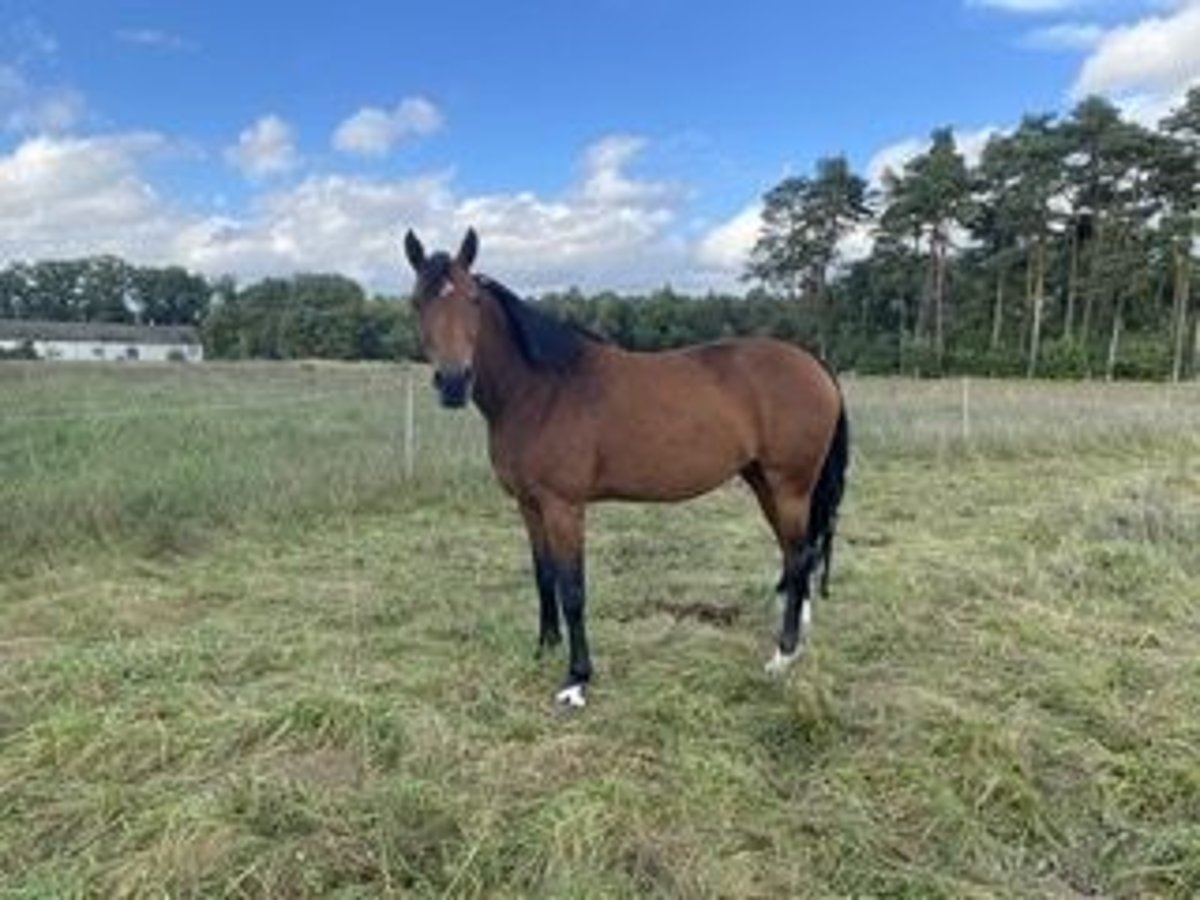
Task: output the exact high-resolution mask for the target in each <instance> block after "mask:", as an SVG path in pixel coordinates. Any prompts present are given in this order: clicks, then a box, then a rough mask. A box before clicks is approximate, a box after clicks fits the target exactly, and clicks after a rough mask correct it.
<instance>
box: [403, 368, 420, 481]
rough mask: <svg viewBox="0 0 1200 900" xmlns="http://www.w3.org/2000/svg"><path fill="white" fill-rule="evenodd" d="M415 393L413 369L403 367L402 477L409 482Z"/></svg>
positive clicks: (411, 473) (413, 448)
mask: <svg viewBox="0 0 1200 900" xmlns="http://www.w3.org/2000/svg"><path fill="white" fill-rule="evenodd" d="M415 405H416V391H415V389H414V388H413V367H412V363H409V364H408V365H406V366H405V367H404V477H405V478H406V479H407V480H409V481H411V480H412V477H413V465H414V463H415V461H416V460H415V456H416V435H415V434H414V432H415V430H416V422H417V419H416V414H415V409H414V406H415Z"/></svg>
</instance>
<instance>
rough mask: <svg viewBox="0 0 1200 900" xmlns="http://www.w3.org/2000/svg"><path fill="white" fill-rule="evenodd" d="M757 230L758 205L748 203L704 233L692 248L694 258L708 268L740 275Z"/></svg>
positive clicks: (748, 256)
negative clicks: (694, 249)
mask: <svg viewBox="0 0 1200 900" xmlns="http://www.w3.org/2000/svg"><path fill="white" fill-rule="evenodd" d="M761 229H762V204H761V203H752V204H750V205H749V206H747V207H746V208H745V209H743V210H742V211H741V212H739V213H737V214H736V215H734V216H733V217H732V218H731V219H727V220H726V221H724V222H722V223H721V224H719V225H717V226H716V227H715V228H712V229H711V230H710V231H708V232H707V233H706V234H704V235H703V236H702V237H701V238H700V241H699V242H698V244H697V246H696V259H697V260H698V261H699V262H700V264H701V265H703V266H707V267H708V268H711V269H715V270H718V271H727V272H733V273H736V272H740V271H741V270H742V269H744V268H745V267H746V263H747V262H748V261H749V259H750V251H751V250H752V249H753V248H754V243H755V241H757V240H758V234H759V231H760V230H761Z"/></svg>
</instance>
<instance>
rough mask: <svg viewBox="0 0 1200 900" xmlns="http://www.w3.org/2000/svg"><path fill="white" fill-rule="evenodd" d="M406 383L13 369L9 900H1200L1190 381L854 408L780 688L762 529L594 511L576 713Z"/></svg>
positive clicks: (2, 408)
mask: <svg viewBox="0 0 1200 900" xmlns="http://www.w3.org/2000/svg"><path fill="white" fill-rule="evenodd" d="M407 377H408V376H407V374H406V370H404V369H402V368H399V367H352V366H321V365H296V366H290V365H274V366H267V365H263V366H249V365H247V366H205V367H200V368H187V367H163V368H156V367H143V366H137V367H128V368H123V367H111V368H106V367H90V366H84V367H81V368H80V367H70V366H63V367H54V366H44V365H23V364H11V365H3V366H0V896H2V897H71V896H90V895H99V896H122V895H124V896H166V895H169V896H196V895H205V896H209V895H215V896H234V897H239V896H278V897H302V896H339V897H365V896H378V895H392V896H448V897H459V896H469V897H476V896H507V897H530V896H544V897H610V896H612V897H622V896H636V895H655V896H695V897H706V896H714V897H715V896H727V897H759V896H762V897H766V896H770V897H827V896H846V895H852V896H864V895H875V896H911V897H1077V896H1118V897H1146V896H1175V897H1188V896H1195V895H1197V894H1198V893H1200V654H1198V653H1197V647H1198V646H1200V438H1198V435H1200V390H1198V388H1197V386H1195V385H1187V386H1182V387H1178V388H1170V387H1166V386H1161V385H1111V386H1104V385H1085V386H1078V385H1076V386H1072V385H1051V384H1034V385H1026V384H1017V383H989V382H980V381H972V382H971V383H969V384H967V385H964V384H963V383H961V382H957V381H953V382H951V381H947V382H922V383H917V382H907V381H896V380H850V381H849V382H848V383H847V385H846V389H847V394H848V397H849V402H850V407H851V417H852V429H853V434H854V439H855V456H854V464H853V468H852V473H851V482H850V485H851V487H850V492H849V495H848V499H847V504H846V507H845V509H844V515H843V527H842V535H843V539H842V540H841V542H840V544H839V548H838V558H837V563H836V569H835V574H834V579H833V585H832V587H833V596H832V597H831V598H830V599H829V600H827V601H824V602H821V603H820V604H819V605H818V606H817V607H816V613H815V632H814V641H815V643H814V646H813V648H812V651H811V652H810V654H809V655H808V656H807V657H806V658H805V660H804V661H803V662H802V663H801V664H800V665H799V666H797V668H796V670H795V671H794V673H793V675H792V676H791V677H790V678H789V679H788V680H787V681H785V682H782V683H778V682H772V681H769V680H767V679H766V678H765V677H764V676H763V675H762V668H761V665H762V662H763V661H764V660H765V659H766V658H767V656H768V655H769V652H770V647H771V636H772V634H773V633H774V629H775V626H776V618H775V612H774V599H773V597H772V596H771V593H770V587H771V583H772V581H773V577H774V575H775V574H776V572H775V569H776V560H775V558H774V554H773V551H772V549H771V541H770V539H769V536H768V532H767V529H766V526H765V525H764V524H762V523H761V522H760V521H759V519H758V515H757V512H756V510H755V507H754V503H753V501H752V499H751V498H750V497H749V495H748V494H747V493H746V492H745V491H744V490H742V489H741V488H739V487H735V486H731V487H729V488H725V489H722V490H720V491H718V492H716V493H714V494H712V495H710V496H708V497H706V498H704V499H702V500H699V501H696V502H693V503H689V504H685V505H681V506H672V507H645V506H618V505H613V506H602V507H598V508H596V509H594V510H593V512H592V515H591V524H590V529H589V550H590V554H589V560H590V573H589V576H590V587H591V593H590V609H591V615H590V623H591V629H592V635H593V654H594V658H595V663H596V667H597V673H596V679H597V680H596V682H595V686H594V688H593V691H592V694H591V701H592V702H591V703H590V705H589V707H588V708H587V710H586V711H585V712H584V713H582V714H580V715H574V716H563V715H561V714H558V713H556V711H555V710H554V709H553V708H552V706H551V704H550V697H551V694H552V691H553V688H554V687H555V686H556V685H557V683H558V680H559V678H560V677H561V675H562V668H563V663H562V661H561V660H558V659H555V660H552V661H545V662H541V663H539V662H536V661H535V660H534V657H533V649H534V643H535V632H536V609H535V601H534V595H533V588H532V584H531V583H530V579H529V576H528V572H527V557H526V552H527V551H526V547H525V544H524V538H523V535H522V531H521V528H520V525H519V522H518V519H517V517H516V514H515V512H514V511H513V510H512V509H511V508H510V505H509V503H508V501H506V500H505V498H503V496H502V495H501V494H500V492H499V490H498V488H496V487H494V486H493V485H492V483H491V481H490V477H489V475H488V472H487V466H486V462H485V458H484V452H483V444H482V435H481V430H480V427H479V423H478V421H477V420H475V419H474V417H473V414H470V415H466V414H464V415H459V416H454V415H452V414H448V413H447V414H442V413H441V412H439V411H435V410H434V409H433V408H432V406H431V402H432V399H431V398H430V397H429V396H428V395H429V393H430V392H429V391H428V390H425V389H424V387H425V386H424V383H423V380H422V383H421V385H420V387H421V388H422V390H420V391H419V393H418V397H419V401H420V402H419V405H418V408H417V410H416V417H415V418H416V422H417V426H418V427H417V433H416V449H417V453H416V456H415V466H414V472H413V477H412V478H411V479H406V478H405V471H404V470H405V465H404V463H405V454H404V444H405V441H404V427H405V415H404V398H405V382H406V378H407ZM418 377H422V378H423V376H418ZM964 393H965V396H966V403H967V414H966V415H965V416H964V414H963V402H964ZM698 605H717V606H719V607H721V608H722V609H729V610H731V612H730V613H729V615H728V619H729V621H727V622H723V623H721V624H714V623H712V622H708V621H698V620H696V619H695V618H693V617H692V616H690V615H688V614H687V612H688V610H689V609H691V608H694V607H696V606H698Z"/></svg>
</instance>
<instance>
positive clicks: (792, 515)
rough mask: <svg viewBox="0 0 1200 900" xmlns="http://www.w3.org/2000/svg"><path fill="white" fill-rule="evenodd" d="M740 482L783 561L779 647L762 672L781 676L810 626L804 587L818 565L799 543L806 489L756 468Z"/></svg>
mask: <svg viewBox="0 0 1200 900" xmlns="http://www.w3.org/2000/svg"><path fill="white" fill-rule="evenodd" d="M742 476H743V477H744V478H745V479H746V482H747V483H748V484H749V485H750V487H751V488H752V489H753V490H754V494H755V496H756V497H757V498H758V502H759V505H760V506H761V507H762V510H763V514H764V515H765V516H766V518H767V521H768V522H769V523H770V524H771V528H772V530H773V531H774V532H775V537H776V539H777V540H778V541H779V549H780V551H781V553H782V555H783V575H782V577H781V578H780V589H781V591H782V593H783V595H784V602H783V614H782V617H781V618H782V621H781V624H780V628H779V643H778V646H777V647H776V649H775V654H774V655H773V656H772V658H771V660H770V661H769V662H768V663H767V671H768V672H770V673H771V674H781V673H783V672H785V671H787V669H788V668H789V667H790V666H791V665H792V664H793V663H794V662H795V661H796V660H797V659H798V658H799V657H800V653H801V652H802V650H803V644H804V642H805V640H806V639H807V636H808V631H809V628H810V626H811V622H812V612H811V602H810V600H809V585H810V582H811V580H812V574H813V572H814V570H815V569H816V567H817V564H818V562H819V559H818V554H817V553H816V551H815V549H814V548H813V547H812V546H811V544H810V543H809V542H808V541H806V540H805V537H806V531H807V527H808V517H809V510H810V508H811V506H812V497H811V488H810V486H809V485H801V484H800V483H798V482H797V481H796V480H795V479H792V478H789V477H787V476H786V475H784V474H782V473H777V472H773V471H764V470H762V469H761V468H759V467H758V466H752V467H749V468H748V469H747V470H746V471H744V472H743V473H742Z"/></svg>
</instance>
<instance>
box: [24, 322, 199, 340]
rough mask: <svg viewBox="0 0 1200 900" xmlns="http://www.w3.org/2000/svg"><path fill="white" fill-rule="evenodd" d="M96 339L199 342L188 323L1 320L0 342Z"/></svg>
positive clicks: (194, 331) (197, 336) (194, 330)
mask: <svg viewBox="0 0 1200 900" xmlns="http://www.w3.org/2000/svg"><path fill="white" fill-rule="evenodd" d="M3 340H7V341H96V342H98V343H101V344H198V343H200V335H199V334H198V333H197V331H196V329H195V328H192V327H191V326H188V325H123V324H121V323H119V322H47V321H41V320H38V319H0V341H3Z"/></svg>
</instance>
